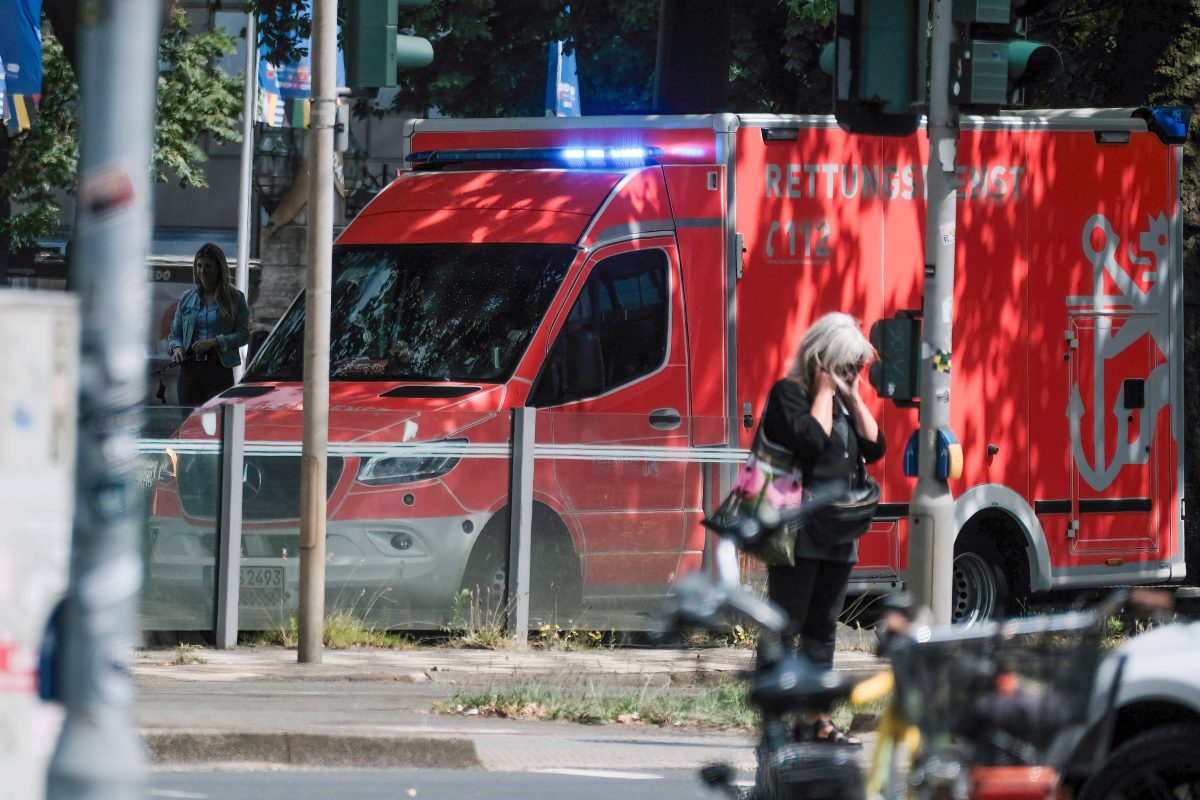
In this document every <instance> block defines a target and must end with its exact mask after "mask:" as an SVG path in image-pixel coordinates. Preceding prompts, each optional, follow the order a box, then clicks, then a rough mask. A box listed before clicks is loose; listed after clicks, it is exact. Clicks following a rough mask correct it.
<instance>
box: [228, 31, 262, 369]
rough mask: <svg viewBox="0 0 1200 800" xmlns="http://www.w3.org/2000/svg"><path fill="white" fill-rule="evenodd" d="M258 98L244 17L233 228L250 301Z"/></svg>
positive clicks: (254, 36)
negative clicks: (243, 70) (243, 71)
mask: <svg viewBox="0 0 1200 800" xmlns="http://www.w3.org/2000/svg"><path fill="white" fill-rule="evenodd" d="M257 99H258V19H257V17H256V16H255V15H254V14H253V13H250V14H247V15H246V82H245V83H244V84H243V86H242V154H241V161H240V162H239V165H238V212H237V213H238V228H237V276H236V277H237V280H236V281H235V282H236V284H237V288H239V289H241V290H242V294H244V295H246V302H249V301H250V228H251V227H252V225H251V219H250V215H251V214H252V213H253V210H254V209H253V206H252V205H251V196H250V181H251V173H252V169H253V164H254V108H255V105H256V101H257ZM242 355H243V356H244V355H245V349H243V353H242ZM245 371H246V363H245V359H244V358H243V360H242V364H241V365H240V366H238V367H235V368H234V370H233V377H234V379H235V380H239V381H240V380H241V379H242V374H243V373H244V372H245Z"/></svg>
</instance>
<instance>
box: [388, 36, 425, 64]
mask: <svg viewBox="0 0 1200 800" xmlns="http://www.w3.org/2000/svg"><path fill="white" fill-rule="evenodd" d="M432 63H433V45H432V44H431V43H430V42H429V40H428V39H422V38H421V37H420V36H405V35H404V34H402V33H398V34H396V68H397V69H414V68H416V67H428V66H429V65H430V64H432Z"/></svg>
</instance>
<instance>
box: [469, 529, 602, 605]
mask: <svg viewBox="0 0 1200 800" xmlns="http://www.w3.org/2000/svg"><path fill="white" fill-rule="evenodd" d="M508 520H509V516H508V511H507V510H506V511H503V512H501V513H499V514H497V515H496V516H495V517H493V518H492V519H491V521H490V522H488V524H487V525H486V526H484V529H483V532H482V533H480V534H479V540H478V541H477V542H476V543H475V547H474V549H472V551H471V556H470V558H469V559H468V561H467V568H466V571H465V572H464V573H463V582H462V587H461V589H462V590H465V591H466V592H468V593H469V595H468V599H467V607H466V608H464V609H462V614H461V616H462V617H464V621H467V622H469V621H470V613H471V612H474V613H475V614H476V616H480V615H482V616H483V617H484V619H482V620H477V624H478V623H493V622H497V621H499V618H500V617H502V616H507V615H508V614H509V613H511V612H512V609H513V608H514V607H515V605H516V604H515V603H514V602H513V601H512V600H510V599H508V598H507V597H506V594H507V590H508V524H509V523H508ZM529 577H530V583H531V584H532V585H531V586H530V590H529V618H530V624H531V625H532V624H534V623H537V624H542V623H549V624H552V625H555V624H557V625H561V626H562V627H564V628H566V627H567V623H569V622H570V621H571V620H572V618H573V617H574V615H575V614H577V613H578V610H579V605H580V598H581V591H582V582H581V576H580V569H579V556H578V555H576V553H575V548H574V546H573V545H572V543H571V537H570V534H568V533H567V529H566V526H565V525H564V524H563V522H562V520H560V519H559V518H558V516H557V515H556V514H554V512H552V511H550V509H548V508H545V507H544V506H537V507H535V509H534V514H533V541H532V542H531V552H530V561H529Z"/></svg>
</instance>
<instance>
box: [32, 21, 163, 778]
mask: <svg viewBox="0 0 1200 800" xmlns="http://www.w3.org/2000/svg"><path fill="white" fill-rule="evenodd" d="M161 8H162V3H160V2H158V0H96V2H93V3H91V4H89V5H88V6H87V13H83V14H80V17H79V60H80V70H79V83H80V92H79V96H80V112H79V118H80V130H81V140H80V160H79V183H78V215H77V218H76V227H75V235H74V241H73V246H72V253H71V279H70V281H71V287H72V289H73V290H74V291H75V292H77V293H78V294H79V296H80V298H81V299H82V309H81V319H80V329H81V335H82V348H81V349H82V352H81V360H80V388H79V438H78V460H77V464H76V477H75V480H76V490H75V492H76V502H75V527H74V532H73V539H72V553H71V569H70V586H69V588H68V591H67V597H66V600H65V604H64V606H63V611H62V613H63V617H62V627H61V629H60V631H61V634H62V637H61V642H62V651H61V653H60V656H59V660H58V668H59V680H60V686H61V693H62V699H63V703H64V706H65V710H66V716H65V718H64V720H63V727H62V732H61V733H60V735H59V739H58V744H57V747H56V748H55V751H54V755H53V757H52V759H51V762H50V768H49V771H48V774H47V794H48V796H49V797H51V798H70V799H71V800H74V799H75V798H96V799H97V800H99V799H100V798H103V799H104V800H123V799H124V798H128V800H135V799H140V798H141V797H142V795H143V790H144V786H145V755H144V752H143V748H142V742H141V739H140V738H139V737H138V735H137V731H136V729H135V728H134V724H133V715H132V711H131V705H132V702H133V682H132V681H131V680H130V662H131V661H132V658H133V648H134V645H135V642H136V641H137V635H138V623H137V613H138V592H139V590H140V589H141V583H142V562H141V549H140V542H141V533H142V521H143V519H144V517H143V514H142V490H141V487H140V486H139V485H138V478H139V474H138V473H139V464H140V460H139V457H138V449H137V439H136V437H137V435H138V432H139V429H140V428H141V426H142V408H141V403H142V398H143V394H144V391H145V380H146V377H145V375H146V356H145V351H144V347H145V342H146V334H147V328H148V326H149V310H150V295H149V284H148V283H147V282H146V253H147V250H148V249H149V238H150V226H151V194H150V184H149V177H148V176H149V166H150V158H151V153H152V147H153V142H154V138H153V137H154V105H155V103H154V100H155V90H156V78H157V75H158V40H159V30H160V22H161V19H160V14H161ZM114 53H119V54H120V57H119V58H114V57H113V54H114Z"/></svg>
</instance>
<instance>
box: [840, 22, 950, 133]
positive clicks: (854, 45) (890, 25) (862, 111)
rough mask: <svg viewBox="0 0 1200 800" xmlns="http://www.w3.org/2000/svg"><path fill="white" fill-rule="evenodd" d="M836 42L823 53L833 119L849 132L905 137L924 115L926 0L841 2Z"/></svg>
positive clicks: (926, 36) (926, 41)
mask: <svg viewBox="0 0 1200 800" xmlns="http://www.w3.org/2000/svg"><path fill="white" fill-rule="evenodd" d="M837 6H838V14H837V22H836V29H835V32H836V38H835V39H834V41H833V43H832V44H830V45H827V46H826V47H825V49H824V50H823V51H822V53H821V69H822V70H824V71H825V72H826V73H828V74H829V75H832V76H833V114H834V116H835V117H837V121H838V124H839V125H840V126H842V127H843V128H845V129H846V130H847V131H849V132H850V133H862V134H871V135H876V136H907V135H909V134H910V133H912V132H913V131H915V130H916V129H917V120H918V117H919V116H920V115H921V114H923V113H924V105H925V69H926V67H925V65H926V61H927V49H928V48H927V45H928V35H927V32H928V11H927V3H926V2H925V0H840V2H838V4H837Z"/></svg>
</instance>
